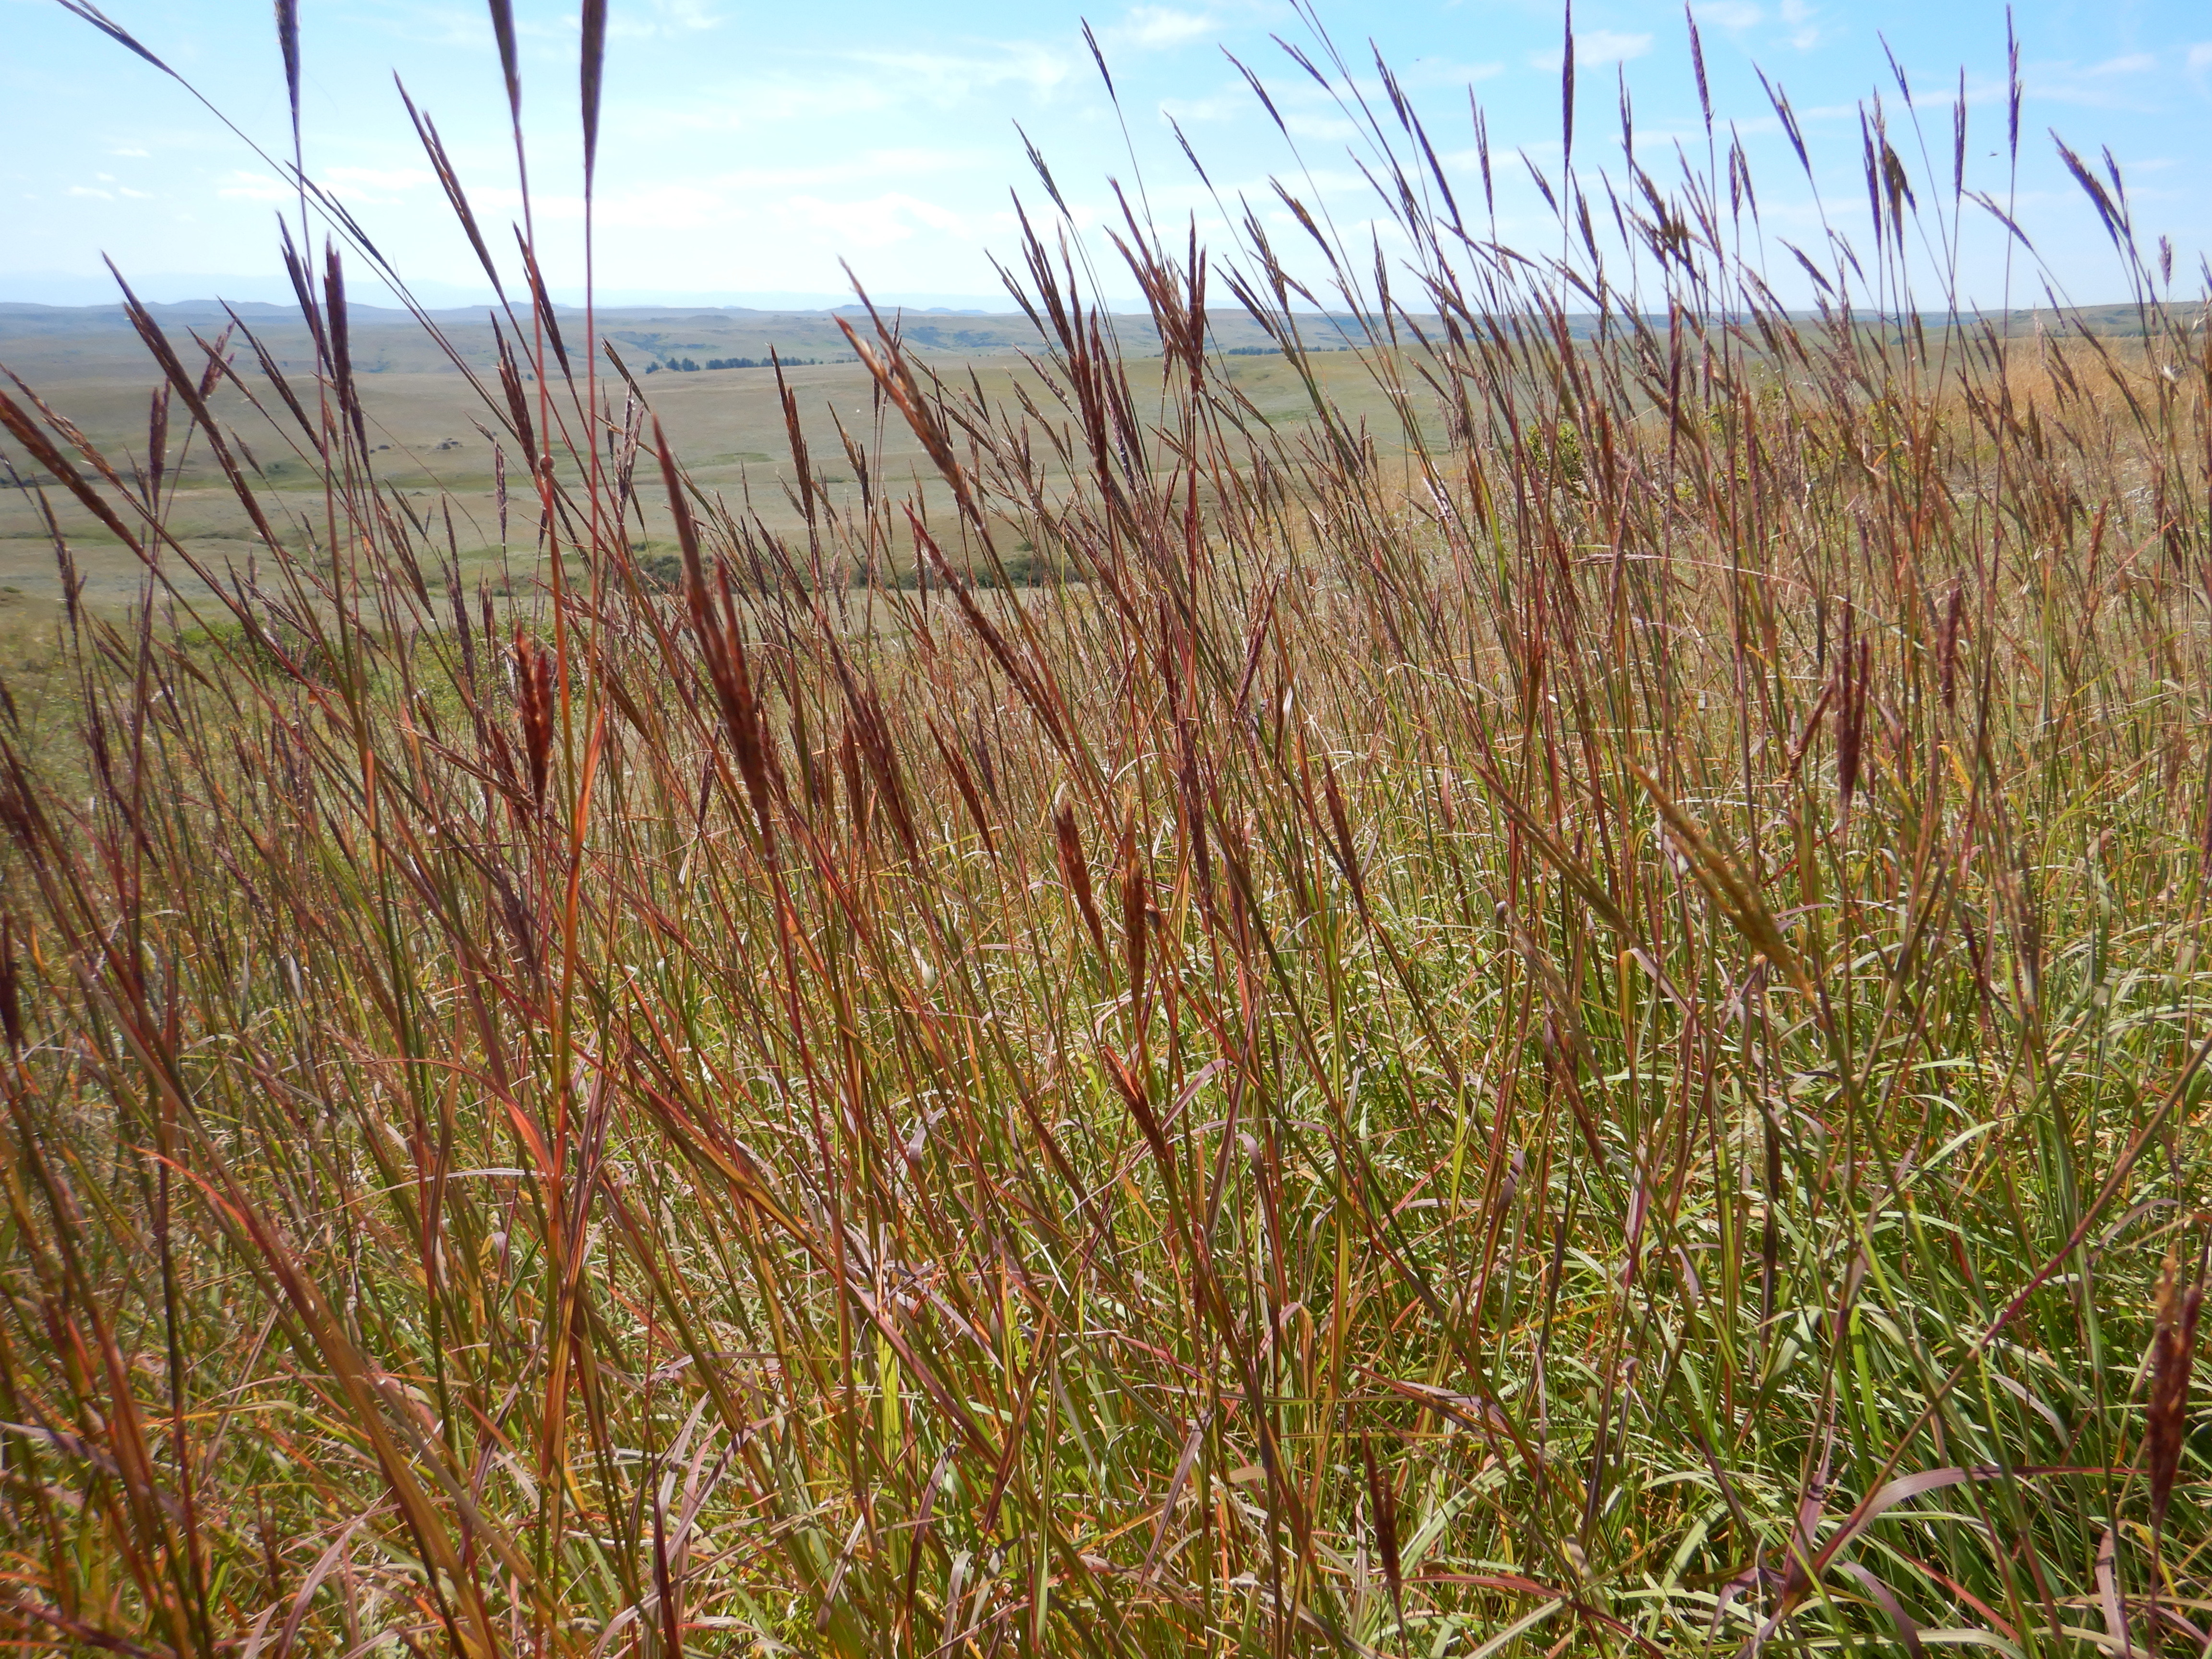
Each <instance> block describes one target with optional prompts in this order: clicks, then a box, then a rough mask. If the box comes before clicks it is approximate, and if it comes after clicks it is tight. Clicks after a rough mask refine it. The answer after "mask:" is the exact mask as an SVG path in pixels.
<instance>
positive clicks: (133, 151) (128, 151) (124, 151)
mask: <svg viewBox="0 0 2212 1659" xmlns="http://www.w3.org/2000/svg"><path fill="white" fill-rule="evenodd" d="M107 153H108V154H109V155H134V156H137V157H139V158H140V159H142V160H143V158H144V157H146V156H147V155H150V154H151V153H152V152H150V151H148V150H143V149H139V148H137V146H136V145H135V144H119V145H118V146H116V147H115V148H114V149H111V150H109V151H108V152H107Z"/></svg>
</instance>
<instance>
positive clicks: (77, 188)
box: [69, 185, 115, 202]
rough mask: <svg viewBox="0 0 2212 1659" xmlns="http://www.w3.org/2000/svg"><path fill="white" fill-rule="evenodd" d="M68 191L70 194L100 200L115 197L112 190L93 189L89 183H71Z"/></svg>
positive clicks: (106, 200) (109, 200)
mask: <svg viewBox="0 0 2212 1659" xmlns="http://www.w3.org/2000/svg"><path fill="white" fill-rule="evenodd" d="M69 193H70V195H72V196H90V197H95V198H96V199H98V200H100V201H102V202H112V201H113V200H114V199H115V196H114V192H112V191H105V190H94V188H93V187H92V186H91V185H70V187H69Z"/></svg>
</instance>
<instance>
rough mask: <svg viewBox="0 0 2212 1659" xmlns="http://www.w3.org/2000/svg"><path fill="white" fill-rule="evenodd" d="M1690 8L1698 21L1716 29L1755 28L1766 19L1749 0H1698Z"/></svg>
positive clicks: (1763, 12)
mask: <svg viewBox="0 0 2212 1659" xmlns="http://www.w3.org/2000/svg"><path fill="white" fill-rule="evenodd" d="M1690 10H1691V11H1692V13H1693V14H1694V15H1696V17H1697V20H1698V21H1699V22H1700V23H1710V24H1711V25H1712V26H1713V27H1715V28H1717V29H1749V28H1756V27H1759V24H1761V23H1763V22H1765V21H1766V14H1765V11H1763V10H1762V9H1759V7H1757V6H1754V5H1753V4H1752V3H1750V0H1699V3H1692V6H1691V7H1690Z"/></svg>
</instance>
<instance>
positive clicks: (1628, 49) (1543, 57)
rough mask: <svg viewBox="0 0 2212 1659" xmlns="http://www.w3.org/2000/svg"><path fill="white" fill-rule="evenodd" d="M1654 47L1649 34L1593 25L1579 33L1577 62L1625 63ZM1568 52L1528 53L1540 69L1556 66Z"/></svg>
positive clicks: (1582, 63)
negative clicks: (1631, 32) (1593, 26)
mask: <svg viewBox="0 0 2212 1659" xmlns="http://www.w3.org/2000/svg"><path fill="white" fill-rule="evenodd" d="M1650 50H1651V37H1650V35H1648V34H1623V33H1620V32H1619V31H1618V30H1614V29H1592V30H1590V31H1589V33H1585V34H1577V35H1576V36H1575V63H1576V64H1577V65H1578V66H1581V67H1585V68H1586V67H1589V66H1592V65H1595V64H1625V63H1626V62H1628V61H1629V59H1631V58H1641V57H1643V56H1644V53H1645V52H1649V51H1650ZM1564 60H1565V53H1564V52H1531V53H1530V54H1529V55H1528V61H1529V63H1530V64H1533V65H1534V66H1535V67H1536V68H1538V69H1540V70H1556V69H1558V68H1559V66H1560V64H1561V63H1562V62H1563V61H1564Z"/></svg>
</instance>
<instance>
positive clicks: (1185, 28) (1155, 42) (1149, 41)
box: [1111, 6, 1221, 48]
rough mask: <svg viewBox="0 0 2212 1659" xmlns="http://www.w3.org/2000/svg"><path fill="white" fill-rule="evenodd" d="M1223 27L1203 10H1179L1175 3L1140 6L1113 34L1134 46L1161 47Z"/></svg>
mask: <svg viewBox="0 0 2212 1659" xmlns="http://www.w3.org/2000/svg"><path fill="white" fill-rule="evenodd" d="M1220 27H1221V26H1220V25H1219V24H1218V23H1217V22H1215V21H1213V19H1212V18H1211V17H1208V16H1206V15H1203V14H1202V13H1199V12H1194V11H1177V10H1176V9H1175V8H1174V7H1172V6H1137V7H1134V8H1133V9H1131V11H1130V13H1129V15H1128V16H1127V17H1126V18H1125V19H1123V20H1122V21H1121V25H1120V26H1119V27H1116V28H1115V29H1113V30H1112V31H1111V34H1112V37H1113V39H1115V40H1119V41H1126V42H1127V44H1129V45H1130V46H1151V47H1154V48H1158V47H1161V46H1187V45H1188V44H1189V43H1190V42H1191V41H1193V40H1205V39H1206V37H1207V36H1208V35H1212V34H1217V33H1219V32H1220Z"/></svg>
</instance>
